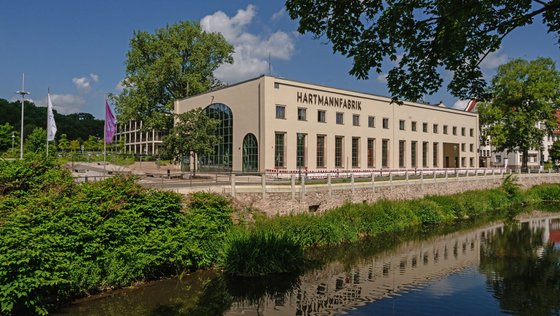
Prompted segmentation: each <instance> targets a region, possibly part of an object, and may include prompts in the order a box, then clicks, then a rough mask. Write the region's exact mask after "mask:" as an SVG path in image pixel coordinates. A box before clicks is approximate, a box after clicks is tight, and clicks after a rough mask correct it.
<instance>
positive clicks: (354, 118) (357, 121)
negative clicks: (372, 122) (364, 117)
mask: <svg viewBox="0 0 560 316" xmlns="http://www.w3.org/2000/svg"><path fill="white" fill-rule="evenodd" d="M352 125H354V126H360V115H359V114H353V115H352Z"/></svg>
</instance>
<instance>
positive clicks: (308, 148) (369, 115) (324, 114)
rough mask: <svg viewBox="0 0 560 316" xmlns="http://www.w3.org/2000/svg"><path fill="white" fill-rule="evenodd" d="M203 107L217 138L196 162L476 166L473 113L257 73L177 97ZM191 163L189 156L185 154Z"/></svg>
mask: <svg viewBox="0 0 560 316" xmlns="http://www.w3.org/2000/svg"><path fill="white" fill-rule="evenodd" d="M174 106H175V113H177V114H180V113H183V112H186V111H189V110H192V109H195V108H204V109H205V111H206V113H207V114H208V115H209V116H210V117H213V118H216V119H219V120H220V122H221V123H220V125H219V127H218V131H217V132H218V134H219V136H220V138H221V141H220V143H219V144H216V145H215V146H214V147H215V148H214V152H213V153H212V154H210V155H205V156H202V155H200V156H199V157H198V158H197V165H198V168H197V169H199V170H202V171H204V170H206V171H230V172H259V173H276V174H280V173H296V172H301V171H302V170H304V171H305V172H306V173H308V174H309V173H311V174H313V173H329V172H331V173H332V172H345V171H351V172H376V171H380V170H381V171H384V170H401V171H403V170H411V169H412V170H416V169H443V168H477V167H478V144H479V122H478V115H477V114H476V113H471V112H468V111H460V110H454V109H450V108H446V107H442V106H438V105H427V104H420V103H413V102H402V103H401V102H399V103H395V102H392V100H391V98H387V97H382V96H377V95H372V94H367V93H361V92H354V91H349V90H343V89H337V88H333V87H327V86H322V85H317V84H310V83H303V82H298V81H293V80H287V79H283V78H278V77H273V76H265V75H263V76H260V77H258V78H254V79H251V80H247V81H243V82H240V83H237V84H233V85H229V86H226V87H223V88H220V89H217V90H214V91H210V92H207V93H204V94H200V95H195V96H191V97H189V98H186V99H182V100H177V101H175V104H174ZM188 164H190V165H191V166H192V165H193V164H192V162H189V163H188Z"/></svg>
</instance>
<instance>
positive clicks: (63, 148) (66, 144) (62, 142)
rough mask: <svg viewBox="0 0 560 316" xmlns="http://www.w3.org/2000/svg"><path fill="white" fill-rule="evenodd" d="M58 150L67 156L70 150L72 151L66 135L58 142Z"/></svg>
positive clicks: (61, 136)
mask: <svg viewBox="0 0 560 316" xmlns="http://www.w3.org/2000/svg"><path fill="white" fill-rule="evenodd" d="M58 148H59V149H60V150H61V151H62V154H63V155H64V154H66V152H68V149H70V141H68V137H67V136H66V134H62V135H60V139H59V140H58Z"/></svg>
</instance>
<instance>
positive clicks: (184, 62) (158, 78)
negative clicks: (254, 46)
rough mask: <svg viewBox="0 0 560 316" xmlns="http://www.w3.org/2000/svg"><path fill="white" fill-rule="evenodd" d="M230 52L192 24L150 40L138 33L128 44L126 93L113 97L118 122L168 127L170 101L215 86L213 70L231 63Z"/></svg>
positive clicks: (223, 43) (159, 31) (158, 33)
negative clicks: (141, 122) (119, 120)
mask: <svg viewBox="0 0 560 316" xmlns="http://www.w3.org/2000/svg"><path fill="white" fill-rule="evenodd" d="M232 53H233V46H231V45H230V44H229V43H227V42H226V40H225V39H224V37H223V36H222V35H221V34H219V33H207V32H204V31H203V30H202V29H201V27H200V25H199V24H198V23H195V22H185V21H183V22H179V23H176V24H173V25H171V26H166V27H165V28H160V29H157V30H156V31H155V33H154V34H150V33H148V32H143V31H136V32H134V35H133V37H132V39H131V40H130V49H129V51H128V53H127V60H126V78H125V79H124V80H123V82H122V83H123V85H124V90H123V92H122V93H121V94H120V95H118V96H114V99H115V103H116V106H117V112H118V114H119V119H121V120H123V121H127V120H130V119H136V120H142V121H143V122H144V127H146V128H158V129H159V130H161V131H167V130H168V129H169V128H171V126H172V123H173V122H172V116H171V115H170V114H171V113H172V112H173V101H175V100H178V99H182V98H185V97H186V96H188V95H193V94H197V93H202V92H206V91H207V90H209V89H210V88H212V87H214V86H216V85H217V84H218V81H217V80H216V78H214V75H213V73H214V70H216V68H218V67H219V66H220V65H221V64H223V63H231V62H232V61H233V58H232Z"/></svg>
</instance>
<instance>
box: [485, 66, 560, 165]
mask: <svg viewBox="0 0 560 316" xmlns="http://www.w3.org/2000/svg"><path fill="white" fill-rule="evenodd" d="M491 91H492V94H493V100H492V102H491V103H483V104H482V106H481V109H480V111H481V116H480V119H481V121H480V123H481V126H483V133H482V134H483V135H487V136H489V137H490V139H491V144H492V145H494V146H495V147H496V149H497V150H500V151H502V150H507V151H509V152H521V153H522V154H523V160H522V168H523V169H526V168H527V160H528V152H529V150H531V149H536V150H539V149H541V148H542V146H543V139H544V137H545V136H547V135H550V134H551V133H552V131H553V130H554V129H556V128H557V121H556V113H555V109H557V108H559V107H560V72H558V71H557V70H556V67H555V64H554V62H553V61H552V60H551V59H549V58H538V59H535V60H533V61H526V60H522V59H515V60H512V61H510V62H508V63H507V64H504V65H501V66H500V67H498V72H497V73H496V76H495V77H494V79H492V87H491Z"/></svg>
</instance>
